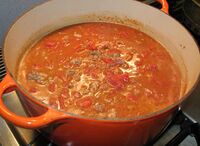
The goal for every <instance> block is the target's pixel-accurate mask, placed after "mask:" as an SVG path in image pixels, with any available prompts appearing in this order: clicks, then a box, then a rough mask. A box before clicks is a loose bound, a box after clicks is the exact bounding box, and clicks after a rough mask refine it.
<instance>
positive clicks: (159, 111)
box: [2, 0, 200, 122]
mask: <svg viewBox="0 0 200 146" xmlns="http://www.w3.org/2000/svg"><path fill="white" fill-rule="evenodd" d="M51 1H53V0H49V1H45V2H42V3H40V4H37V5H35V6H33V7H32V8H30V9H28V10H26V11H25V12H24V13H22V14H21V15H20V16H19V17H18V18H17V19H16V20H15V21H14V22H13V23H12V24H11V25H10V27H9V29H8V30H7V32H6V35H5V37H4V40H3V48H2V54H3V61H4V64H5V68H6V70H7V72H8V73H9V74H10V76H11V78H12V79H13V80H14V82H15V84H16V85H17V88H19V89H20V90H21V91H23V93H25V94H26V96H27V97H28V98H30V99H32V101H34V102H36V103H39V104H41V106H44V108H48V109H49V110H51V109H52V110H56V111H58V112H60V113H61V115H63V113H64V114H66V115H67V116H70V118H78V119H85V120H90V121H102V122H132V121H141V120H145V119H150V118H152V117H156V116H159V115H161V114H164V113H166V112H168V111H170V110H171V109H173V108H175V107H178V106H179V105H180V103H182V102H183V101H184V100H185V99H186V98H188V96H189V95H190V94H191V92H192V91H193V90H194V89H195V88H196V86H197V84H198V82H199V81H200V72H199V73H198V78H197V80H196V81H195V83H194V84H193V86H192V87H191V89H190V90H189V91H188V92H187V93H186V94H185V95H184V96H182V97H181V98H180V99H179V100H177V101H176V102H174V103H173V104H171V105H169V106H167V107H165V108H163V109H161V110H158V111H155V112H152V113H149V114H145V115H142V116H134V117H131V118H92V117H87V116H82V115H78V114H73V113H69V112H66V111H63V110H59V109H57V108H54V107H51V106H50V105H49V104H46V103H44V102H42V101H41V100H39V99H37V98H36V97H35V96H33V95H31V94H30V93H29V92H28V91H27V90H26V89H25V88H24V87H23V86H22V85H20V84H19V83H18V82H17V80H16V78H15V77H14V75H13V73H12V72H11V71H10V70H9V69H8V67H7V65H6V62H5V55H4V48H5V42H6V39H7V36H8V33H9V32H10V30H11V28H12V27H13V26H14V24H15V23H16V22H17V21H18V20H19V19H20V18H21V17H23V16H24V15H25V14H27V13H29V11H31V10H32V9H34V8H36V7H38V6H41V5H45V4H47V3H49V2H51ZM133 2H135V3H138V4H142V5H144V6H145V7H150V8H151V9H154V11H158V12H159V13H161V14H162V15H163V16H167V17H169V18H170V19H171V20H172V21H175V22H176V23H178V24H179V26H180V27H182V28H183V29H184V30H186V32H187V33H188V34H189V35H190V36H191V38H192V40H193V41H194V43H195V45H196V46H197V48H199V47H198V45H197V42H196V40H195V39H194V37H193V36H192V35H191V33H190V32H189V31H188V30H187V29H186V28H185V27H184V26H183V25H182V24H181V23H180V22H178V21H177V20H176V19H175V18H173V17H171V16H170V15H167V14H166V13H165V12H163V11H161V10H159V9H157V8H155V7H152V6H150V5H148V4H146V3H143V2H141V1H136V0H134V1H133ZM199 53H200V51H199ZM61 119H62V118H61Z"/></svg>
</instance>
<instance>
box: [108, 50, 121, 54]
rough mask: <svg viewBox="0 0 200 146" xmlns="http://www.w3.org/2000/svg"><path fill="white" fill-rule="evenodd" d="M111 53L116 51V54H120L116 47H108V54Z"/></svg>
mask: <svg viewBox="0 0 200 146" xmlns="http://www.w3.org/2000/svg"><path fill="white" fill-rule="evenodd" d="M113 53H118V54H120V53H121V51H120V50H118V49H110V50H108V54H113Z"/></svg>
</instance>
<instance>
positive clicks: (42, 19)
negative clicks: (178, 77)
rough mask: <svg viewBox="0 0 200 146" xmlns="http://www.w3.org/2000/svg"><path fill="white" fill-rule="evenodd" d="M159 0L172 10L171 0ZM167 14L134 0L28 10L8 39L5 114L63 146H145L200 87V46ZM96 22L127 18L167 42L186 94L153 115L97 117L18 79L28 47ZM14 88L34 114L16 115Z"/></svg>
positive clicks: (2, 87) (87, 0)
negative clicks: (64, 106) (41, 95)
mask: <svg viewBox="0 0 200 146" xmlns="http://www.w3.org/2000/svg"><path fill="white" fill-rule="evenodd" d="M159 1H160V2H161V3H162V4H163V8H162V10H163V11H165V12H166V13H167V9H168V5H167V3H166V2H165V1H164V0H159ZM166 13H164V12H162V11H160V10H157V9H155V8H152V7H150V6H148V5H145V4H143V3H141V2H137V1H133V0H123V1H122V0H101V1H94V0H84V1H83V0H76V1H74V0H67V1H66V0H59V1H58V0H51V1H48V2H46V3H44V4H41V5H39V6H37V7H35V8H33V9H32V10H30V11H28V12H27V13H25V14H24V15H23V16H21V17H20V18H19V19H18V20H17V21H16V22H15V23H14V24H13V25H12V27H11V28H10V30H9V31H8V33H7V36H6V38H5V42H4V48H3V56H4V61H5V64H6V68H7V75H6V76H5V78H4V79H3V81H2V82H1V83H0V97H1V98H0V115H1V116H2V117H3V118H4V119H6V120H7V121H9V122H11V123H13V124H15V125H17V126H20V127H24V128H30V129H33V128H42V130H43V131H44V132H47V133H48V134H49V137H50V138H51V139H52V140H53V141H54V142H55V143H56V144H58V145H61V146H62V145H63V146H64V145H70V146H72V145H75V146H77V145H81V146H84V145H85V146H94V145H95V146H98V145H99V146H123V145H131V146H132V145H134V146H139V145H144V144H145V143H147V142H148V141H149V140H151V139H152V138H154V137H155V136H156V135H157V134H158V133H159V132H160V131H161V130H162V129H163V128H164V127H165V126H166V124H167V123H169V121H170V119H171V118H172V116H173V114H174V111H175V110H176V109H177V108H178V107H179V106H180V104H181V103H182V102H183V100H184V99H186V97H187V96H188V94H189V93H190V92H191V90H192V89H193V88H194V86H195V84H196V83H197V80H198V77H199V73H200V54H199V50H198V46H197V45H196V43H195V41H194V40H193V38H192V37H191V35H190V34H189V33H188V32H187V30H186V29H185V28H184V27H182V26H181V25H180V24H179V23H178V22H176V21H175V20H174V19H173V18H171V17H170V16H168V15H167V14H166ZM94 21H106V22H114V23H122V24H123V25H128V26H131V27H134V28H136V29H139V30H140V31H143V32H145V33H146V34H148V35H150V36H151V37H153V38H154V39H156V40H158V41H159V42H161V44H162V45H164V46H165V48H167V50H168V52H169V53H170V54H171V55H172V56H173V58H174V60H175V61H176V62H177V64H178V65H179V67H180V70H181V73H182V79H183V81H182V90H181V93H180V95H181V96H180V99H179V100H178V101H177V102H175V103H174V104H173V105H170V106H169V107H166V108H165V109H163V110H161V111H157V112H155V113H151V114H149V115H144V116H140V117H133V118H128V119H127V118H123V119H115V118H114V119H95V118H88V117H83V116H79V115H74V114H71V113H66V112H63V111H61V110H57V109H54V108H52V107H50V106H49V105H46V104H44V103H42V102H41V101H39V100H37V99H36V98H35V97H33V96H31V95H30V94H29V93H28V91H26V90H25V89H24V88H23V87H22V86H21V85H19V84H18V82H17V80H16V77H15V71H16V65H17V63H18V60H19V58H20V55H21V54H23V52H24V50H25V49H26V46H28V45H30V44H31V43H32V42H33V41H35V40H37V39H38V38H41V37H42V36H44V35H46V34H48V33H50V32H52V31H54V30H56V29H58V28H61V27H64V26H67V25H72V24H77V23H83V22H94ZM185 83H186V84H185ZM8 90H9V91H11V90H15V91H16V92H17V94H18V97H19V98H20V100H21V102H22V104H23V106H24V108H25V110H26V111H27V113H28V114H29V115H30V116H31V117H22V116H19V115H16V114H14V113H12V112H11V111H9V110H8V109H7V108H6V106H5V105H4V104H3V101H2V94H3V93H4V92H5V91H6V92H7V91H8ZM10 100H12V99H10Z"/></svg>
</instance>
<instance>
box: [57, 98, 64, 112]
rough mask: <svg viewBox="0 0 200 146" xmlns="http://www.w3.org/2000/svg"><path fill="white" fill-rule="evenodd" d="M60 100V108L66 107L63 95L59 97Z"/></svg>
mask: <svg viewBox="0 0 200 146" xmlns="http://www.w3.org/2000/svg"><path fill="white" fill-rule="evenodd" d="M58 101H59V104H60V109H64V108H65V99H64V97H63V96H59V97H58Z"/></svg>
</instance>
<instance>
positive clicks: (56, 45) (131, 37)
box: [17, 22, 181, 118]
mask: <svg viewBox="0 0 200 146" xmlns="http://www.w3.org/2000/svg"><path fill="white" fill-rule="evenodd" d="M17 80H18V81H19V82H20V84H21V85H22V86H23V87H24V88H25V89H26V90H28V91H29V92H30V93H31V94H32V95H33V96H35V97H36V98H38V99H39V100H41V101H43V102H44V103H46V104H49V105H51V106H52V107H54V108H57V109H60V110H64V111H66V112H69V113H73V114H78V115H83V116H88V117H93V118H128V117H134V116H141V115H145V114H149V113H152V112H155V111H159V110H161V109H163V108H165V107H167V106H168V105H170V104H172V103H174V102H175V101H176V100H178V98H179V96H180V88H181V74H180V71H179V68H178V66H177V64H176V62H174V60H173V59H172V57H171V56H170V54H169V53H168V52H167V51H166V49H165V48H164V47H163V46H162V45H161V44H160V43H159V42H157V41H155V40H154V39H152V38H151V37H150V36H148V35H146V34H145V33H143V32H140V31H138V30H136V29H134V28H131V27H128V26H124V25H119V24H113V23H104V22H91V23H83V24H77V25H72V26H68V27H65V28H62V29H60V30H57V31H55V32H53V33H51V34H49V35H47V36H45V37H43V38H42V39H41V40H39V41H38V42H36V43H35V44H34V45H33V46H31V47H30V48H28V49H27V51H26V52H25V53H24V55H23V57H22V59H21V60H20V62H19V65H18V68H17Z"/></svg>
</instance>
